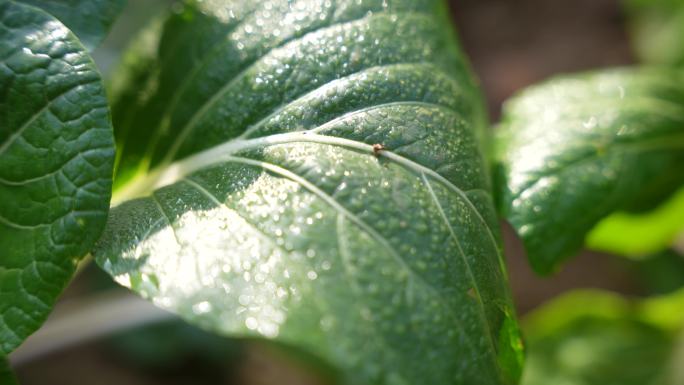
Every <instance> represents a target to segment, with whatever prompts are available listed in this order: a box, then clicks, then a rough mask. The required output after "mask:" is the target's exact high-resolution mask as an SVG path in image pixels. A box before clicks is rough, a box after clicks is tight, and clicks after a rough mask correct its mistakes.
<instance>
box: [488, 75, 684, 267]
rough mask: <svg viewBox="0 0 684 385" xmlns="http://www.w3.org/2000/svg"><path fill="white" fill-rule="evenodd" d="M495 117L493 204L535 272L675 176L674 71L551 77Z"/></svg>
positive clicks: (678, 80)
mask: <svg viewBox="0 0 684 385" xmlns="http://www.w3.org/2000/svg"><path fill="white" fill-rule="evenodd" d="M504 116H505V117H504V122H503V124H502V133H501V137H500V140H499V155H498V158H499V162H500V164H499V171H500V175H499V190H500V201H501V202H500V205H501V210H502V213H503V215H504V216H505V217H506V218H507V219H508V220H509V221H510V222H511V224H512V225H513V227H514V228H515V229H516V230H517V232H518V234H519V235H520V237H521V238H522V240H523V242H524V243H525V246H526V248H527V251H528V256H529V258H530V261H531V263H532V265H533V267H534V268H535V270H537V271H538V272H541V273H548V272H550V271H552V270H554V269H555V268H557V265H558V263H559V262H560V261H562V260H563V259H565V258H567V257H568V256H569V255H571V254H572V253H574V252H576V251H577V249H579V248H580V246H581V245H582V244H583V242H584V239H585V236H586V234H587V233H588V232H589V231H590V230H591V229H592V228H593V227H594V226H595V225H596V224H597V223H598V222H599V221H600V220H601V219H603V218H604V217H606V216H607V215H609V214H611V213H613V212H615V211H620V210H627V211H644V210H648V209H651V208H653V207H654V206H657V205H658V204H659V203H660V202H662V201H663V199H665V198H667V197H668V196H669V195H670V194H672V193H673V192H674V191H675V190H677V189H678V188H679V187H680V186H681V185H682V184H683V183H684V174H683V173H682V172H681V170H682V167H683V166H684V151H683V150H684V130H683V127H684V74H683V73H682V72H680V71H676V70H666V69H641V70H638V69H622V70H612V71H605V72H596V73H590V74H584V75H577V76H568V77H562V78H558V79H554V80H551V81H550V82H547V83H545V84H542V85H539V86H535V87H533V88H531V89H529V90H527V91H525V92H523V93H522V94H521V95H519V96H518V97H516V98H515V99H514V100H512V101H511V102H509V103H508V104H507V106H506V109H505V114H504ZM670 227H671V226H664V227H663V229H664V230H663V231H669V232H670V239H669V241H671V240H672V239H671V238H672V237H673V236H674V234H672V231H671V229H670ZM675 232H676V231H675ZM660 246H661V247H662V246H667V245H660ZM649 251H651V250H649Z"/></svg>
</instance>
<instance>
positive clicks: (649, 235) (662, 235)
mask: <svg viewBox="0 0 684 385" xmlns="http://www.w3.org/2000/svg"><path fill="white" fill-rule="evenodd" d="M682 213H684V189H680V190H679V191H677V192H676V193H675V194H674V195H672V196H671V197H670V198H669V199H667V200H666V201H665V202H664V203H662V204H661V205H659V206H658V207H656V208H655V209H653V210H651V211H647V212H636V213H635V212H620V213H615V214H613V215H610V216H608V217H607V218H605V219H603V220H602V221H600V222H599V223H598V224H597V225H596V227H594V228H593V229H592V230H591V232H590V233H589V235H588V236H587V239H586V244H587V247H590V248H592V249H595V250H601V251H605V252H609V253H614V254H619V255H624V256H628V257H632V258H634V259H645V258H649V257H650V256H651V255H654V254H657V253H658V252H660V251H662V250H663V248H665V247H668V246H671V245H673V244H674V243H675V242H676V240H677V239H678V238H679V237H681V236H682V235H684V215H682Z"/></svg>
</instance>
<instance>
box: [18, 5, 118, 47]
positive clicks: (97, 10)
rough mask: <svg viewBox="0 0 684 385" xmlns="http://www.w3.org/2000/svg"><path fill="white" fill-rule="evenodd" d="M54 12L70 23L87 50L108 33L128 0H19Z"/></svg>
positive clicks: (98, 42)
mask: <svg viewBox="0 0 684 385" xmlns="http://www.w3.org/2000/svg"><path fill="white" fill-rule="evenodd" d="M18 2H19V3H24V4H28V5H32V6H34V7H37V8H40V9H42V10H44V11H45V12H47V13H49V14H51V15H52V16H54V17H56V18H57V19H58V20H60V21H61V22H62V23H63V24H64V25H66V26H67V28H69V29H70V30H71V31H72V32H73V33H74V34H75V35H76V36H77V37H78V38H79V40H80V41H81V43H83V45H84V46H85V47H86V48H87V49H88V51H92V50H94V49H95V48H96V47H97V46H98V45H99V44H100V43H101V42H102V40H104V38H105V36H107V32H109V28H110V27H111V26H112V24H114V21H115V20H116V18H117V16H118V15H119V14H120V13H121V11H122V10H123V8H124V6H125V5H126V1H125V0H60V1H54V0H19V1H18Z"/></svg>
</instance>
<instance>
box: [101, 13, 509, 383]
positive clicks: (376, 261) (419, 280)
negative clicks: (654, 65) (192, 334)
mask: <svg viewBox="0 0 684 385" xmlns="http://www.w3.org/2000/svg"><path fill="white" fill-rule="evenodd" d="M223 4H224V2H222V1H218V2H213V3H207V2H204V3H199V4H198V5H197V7H200V8H201V9H200V10H198V9H197V8H195V7H193V6H188V7H187V8H186V9H185V10H183V11H182V12H180V13H178V14H176V15H174V16H172V17H171V19H170V20H169V21H167V22H166V23H165V27H164V33H163V36H162V37H161V39H160V49H159V59H158V62H159V63H160V64H159V67H157V68H154V69H152V70H151V71H150V72H149V73H148V74H147V75H140V76H136V77H132V78H137V79H144V78H148V79H150V80H149V82H148V83H147V84H140V83H138V84H135V85H133V86H134V87H137V88H138V89H139V90H140V94H139V95H138V97H137V98H136V100H137V102H136V103H131V100H132V99H133V98H132V97H131V94H130V93H128V92H123V91H122V92H121V95H128V96H126V97H125V100H122V101H121V103H124V104H125V105H127V106H128V107H125V108H118V107H117V108H116V110H117V111H120V113H121V114H123V116H115V121H116V122H118V127H117V128H116V130H117V133H118V134H119V137H118V139H117V140H118V141H119V143H120V145H121V146H123V147H122V148H121V149H120V151H121V152H120V161H119V170H118V172H119V177H120V178H123V179H124V180H126V181H129V183H128V184H127V185H124V186H123V187H122V189H121V190H120V193H119V195H118V198H117V200H119V201H126V200H127V199H128V198H130V197H135V196H144V197H142V198H138V199H134V200H128V201H126V202H125V203H123V204H121V205H119V206H118V207H116V208H115V209H113V211H112V215H111V216H110V220H109V224H108V227H107V230H106V231H105V235H104V236H103V238H102V240H101V241H100V242H99V244H98V245H97V247H96V249H95V251H94V253H95V255H96V258H97V261H98V263H100V265H101V266H103V267H104V268H105V270H107V271H108V272H110V273H111V274H112V275H113V276H114V277H115V278H116V279H117V281H118V282H120V283H121V284H123V285H125V286H128V287H130V288H132V289H133V290H135V291H137V292H139V293H140V294H141V295H142V296H144V297H146V298H149V299H150V300H152V301H153V302H154V303H155V304H157V305H158V306H161V307H163V308H165V309H169V310H171V311H173V312H175V313H178V314H180V315H181V316H182V317H184V318H185V319H186V320H188V321H190V322H192V323H195V324H198V325H201V326H202V327H204V328H207V329H210V330H213V331H216V332H218V333H221V334H226V335H231V336H261V337H264V338H269V339H273V340H277V341H279V342H280V343H283V344H286V345H289V346H292V347H295V348H298V349H300V350H302V351H304V352H306V353H308V354H313V355H314V356H316V357H318V358H319V359H322V360H323V361H324V362H327V363H328V364H331V365H333V366H334V367H336V368H338V369H340V370H341V372H342V373H343V379H342V382H343V383H354V384H364V383H366V384H423V383H425V384H471V383H478V384H501V383H508V384H512V383H515V382H516V381H517V377H518V375H519V371H520V365H521V360H522V357H521V354H522V353H521V343H520V339H519V335H518V330H517V325H516V321H515V316H514V310H513V307H512V304H511V301H510V297H509V293H508V288H507V280H506V276H505V272H504V270H503V263H502V259H501V256H500V252H499V244H498V239H499V235H498V230H497V221H496V216H495V213H494V210H493V204H492V201H491V197H490V193H489V185H488V182H487V181H488V178H487V175H486V167H485V166H484V163H483V159H482V156H481V153H480V149H479V145H478V140H477V134H476V131H477V130H480V129H482V127H479V125H480V124H481V123H482V122H483V121H484V119H483V118H482V110H483V108H482V106H481V100H480V95H479V94H478V92H477V89H476V87H475V86H474V83H473V80H472V79H471V77H470V74H469V72H468V69H467V66H466V64H465V59H464V58H463V56H462V54H461V53H460V51H459V50H458V48H457V43H456V41H455V39H454V37H453V35H452V34H453V32H452V30H451V28H450V26H449V25H448V21H447V19H446V9H445V8H444V5H443V4H442V3H441V2H438V1H432V0H429V1H413V0H411V1H408V0H407V1H375V2H364V3H363V4H360V3H359V2H357V1H338V2H335V3H334V5H333V3H332V2H329V1H311V0H309V1H299V2H294V3H292V2H288V1H276V2H268V3H257V2H247V1H245V2H240V3H238V4H237V5H233V6H232V7H226V6H225V5H223ZM143 51H144V50H143ZM145 60H146V59H141V61H140V62H138V63H141V62H144V61H145ZM148 62H149V61H148ZM128 63H135V61H133V60H128ZM374 145H383V146H384V149H382V148H380V147H379V146H375V148H374ZM150 167H151V169H149V168H150ZM131 170H134V171H131ZM132 175H133V177H132V178H131V176H132Z"/></svg>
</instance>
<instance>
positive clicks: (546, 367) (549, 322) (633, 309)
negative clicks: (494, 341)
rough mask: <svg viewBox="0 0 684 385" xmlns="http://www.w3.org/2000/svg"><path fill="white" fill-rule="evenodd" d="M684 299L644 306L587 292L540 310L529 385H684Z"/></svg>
mask: <svg viewBox="0 0 684 385" xmlns="http://www.w3.org/2000/svg"><path fill="white" fill-rule="evenodd" d="M683 294H684V292H682V291H680V292H677V293H673V294H670V295H668V296H663V297H658V298H654V299H649V300H644V301H641V302H638V301H628V300H625V299H623V298H620V297H618V296H616V295H614V294H609V293H604V292H597V291H582V292H574V293H571V294H567V295H565V296H563V297H561V298H559V299H556V300H554V301H553V302H551V303H550V304H548V305H545V306H544V307H542V308H541V309H539V310H536V311H535V312H533V313H532V314H530V315H529V316H528V317H527V318H526V321H525V330H526V331H527V333H526V336H527V342H528V344H529V345H528V346H529V355H528V360H527V366H526V368H525V374H524V376H523V385H541V384H549V383H553V384H561V383H568V384H570V383H571V384H577V385H613V384H614V385H627V384H635V385H637V384H638V385H678V384H681V383H682V382H681V381H682V379H683V377H682V376H681V375H682V373H681V370H680V369H679V368H681V363H682V361H681V359H682V358H683V357H682V356H681V353H679V352H678V351H677V350H678V349H681V348H678V345H679V344H681V342H679V339H680V337H679V333H680V332H681V330H682V329H684V317H683V316H682V315H681V314H682V312H681V308H682V305H684V295H683Z"/></svg>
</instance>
